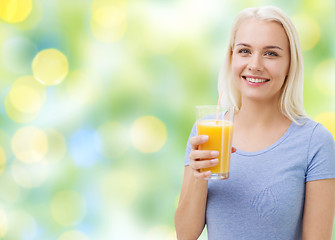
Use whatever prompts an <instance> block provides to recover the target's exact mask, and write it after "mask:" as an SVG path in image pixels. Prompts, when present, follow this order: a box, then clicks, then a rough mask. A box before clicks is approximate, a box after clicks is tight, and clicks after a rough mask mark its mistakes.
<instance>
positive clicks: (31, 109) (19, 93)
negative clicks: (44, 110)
mask: <svg viewBox="0 0 335 240" xmlns="http://www.w3.org/2000/svg"><path fill="white" fill-rule="evenodd" d="M8 97H9V99H10V101H11V102H12V104H13V106H14V107H15V108H16V109H17V110H19V111H21V112H24V113H35V112H38V111H39V110H40V109H41V107H42V105H43V102H44V100H45V98H46V92H45V87H44V86H42V85H41V84H39V83H38V82H37V81H36V80H35V79H34V78H33V77H32V76H25V77H21V78H19V79H18V80H16V81H15V82H14V84H13V86H12V87H11V89H10V91H9V93H8Z"/></svg>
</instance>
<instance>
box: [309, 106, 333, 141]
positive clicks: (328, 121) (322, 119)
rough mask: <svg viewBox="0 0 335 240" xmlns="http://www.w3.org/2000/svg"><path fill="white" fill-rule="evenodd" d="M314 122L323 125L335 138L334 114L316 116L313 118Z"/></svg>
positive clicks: (327, 113)
mask: <svg viewBox="0 0 335 240" xmlns="http://www.w3.org/2000/svg"><path fill="white" fill-rule="evenodd" d="M314 120H315V121H317V122H319V123H321V124H322V125H324V126H325V127H326V128H327V129H328V130H329V131H330V132H331V134H333V137H334V138H335V113H334V112H325V113H321V114H319V115H317V116H316V117H315V118H314Z"/></svg>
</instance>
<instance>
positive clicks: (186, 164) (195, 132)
mask: <svg viewBox="0 0 335 240" xmlns="http://www.w3.org/2000/svg"><path fill="white" fill-rule="evenodd" d="M196 135H197V127H196V124H194V125H193V128H192V131H191V134H190V136H189V138H188V141H187V145H186V151H185V164H184V165H185V166H188V165H190V158H189V156H190V153H191V144H190V138H191V137H194V136H196Z"/></svg>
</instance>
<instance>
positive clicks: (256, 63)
mask: <svg viewBox="0 0 335 240" xmlns="http://www.w3.org/2000/svg"><path fill="white" fill-rule="evenodd" d="M263 69H264V67H263V62H262V57H261V56H260V55H259V54H254V55H252V56H251V58H250V61H249V64H248V70H250V71H257V72H261V71H263Z"/></svg>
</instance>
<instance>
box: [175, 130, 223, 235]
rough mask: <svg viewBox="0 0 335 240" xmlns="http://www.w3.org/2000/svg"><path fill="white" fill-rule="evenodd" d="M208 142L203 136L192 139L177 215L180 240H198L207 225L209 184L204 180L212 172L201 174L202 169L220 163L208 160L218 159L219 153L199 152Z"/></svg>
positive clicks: (176, 220) (176, 222)
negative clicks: (201, 146)
mask: <svg viewBox="0 0 335 240" xmlns="http://www.w3.org/2000/svg"><path fill="white" fill-rule="evenodd" d="M207 140H208V138H203V137H201V136H196V137H193V138H191V139H190V143H191V149H192V150H191V154H190V166H186V167H185V170H184V180H183V184H182V188H181V193H180V198H179V204H178V207H177V210H176V213H175V227H176V232H177V238H178V239H179V240H195V239H198V237H199V236H200V234H201V233H202V231H203V228H204V225H205V212H206V203H207V189H208V182H207V180H204V178H205V177H208V176H209V175H210V172H204V173H200V169H201V168H205V167H209V166H214V165H216V164H217V163H218V161H216V160H214V161H213V160H208V159H212V158H214V157H217V155H218V153H217V154H215V155H212V154H211V152H210V151H200V150H198V145H199V144H201V143H204V142H206V141H207ZM205 159H206V160H205ZM200 160H201V161H200Z"/></svg>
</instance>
